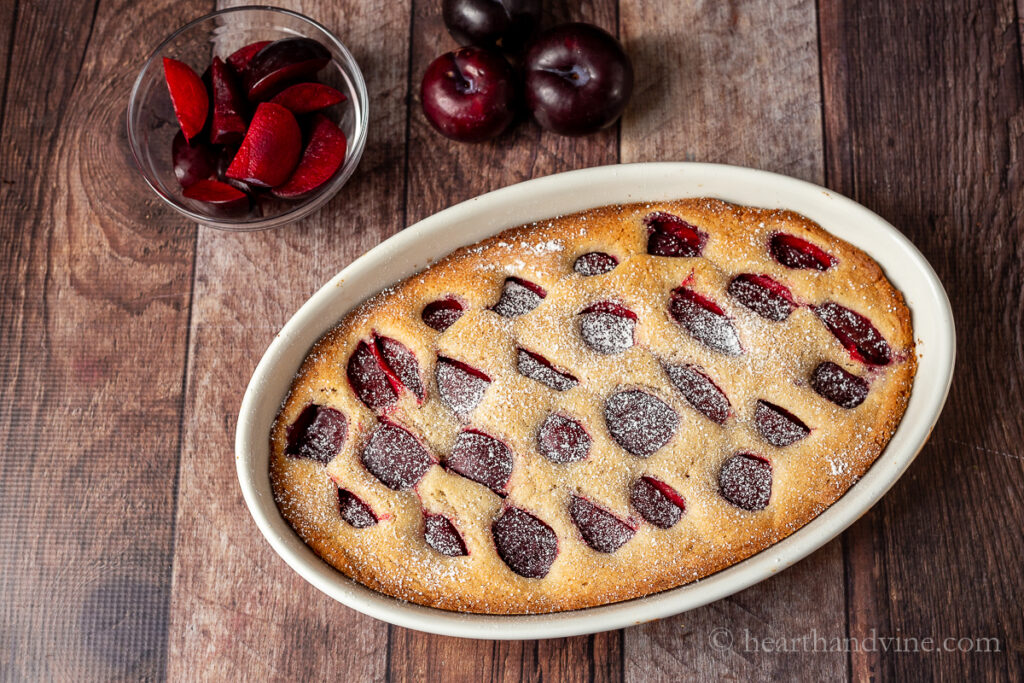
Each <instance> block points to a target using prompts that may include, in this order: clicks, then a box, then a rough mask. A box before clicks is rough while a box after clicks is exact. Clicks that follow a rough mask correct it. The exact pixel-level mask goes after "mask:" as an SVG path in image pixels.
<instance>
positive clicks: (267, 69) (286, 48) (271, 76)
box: [245, 37, 331, 102]
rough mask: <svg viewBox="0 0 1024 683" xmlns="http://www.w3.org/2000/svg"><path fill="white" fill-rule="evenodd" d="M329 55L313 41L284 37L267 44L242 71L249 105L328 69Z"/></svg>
mask: <svg viewBox="0 0 1024 683" xmlns="http://www.w3.org/2000/svg"><path fill="white" fill-rule="evenodd" d="M330 61H331V53H330V52H328V51H327V48H326V47H324V46H323V45H321V44H320V43H318V42H317V41H315V40H313V39H312V38H298V37H297V38H283V39H281V40H275V41H274V42H272V43H270V44H269V45H267V46H266V47H264V48H263V49H261V50H260V51H259V52H257V53H256V55H255V56H254V57H253V58H252V60H250V62H249V64H248V66H247V67H246V69H245V89H246V94H247V95H248V97H249V101H250V102H259V101H263V100H267V99H269V98H271V97H273V96H274V95H276V94H277V93H278V92H279V91H281V90H284V88H285V86H288V85H291V84H292V83H298V82H299V81H303V80H306V79H307V78H311V77H313V76H315V75H316V74H317V72H319V71H320V69H322V68H324V67H325V66H327V64H328V63H329V62H330Z"/></svg>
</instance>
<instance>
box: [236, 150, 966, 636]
mask: <svg viewBox="0 0 1024 683" xmlns="http://www.w3.org/2000/svg"><path fill="white" fill-rule="evenodd" d="M698 196H709V197H718V198H720V199H724V200H727V201H731V202H734V203H737V204H743V205H748V206H760V207H767V208H787V209H791V210H793V211H796V212H798V213H801V214H803V215H805V216H807V217H808V218H810V219H811V220H814V221H816V222H818V223H819V224H820V225H821V226H822V227H823V228H825V229H826V230H828V231H829V232H831V233H832V234H834V235H836V236H837V237H840V238H842V239H845V240H846V241H848V242H850V243H852V244H854V245H856V246H858V247H860V248H861V249H863V250H864V251H866V252H867V253H868V254H870V255H871V256H872V257H873V258H874V259H875V260H876V261H878V263H879V264H880V265H881V266H882V268H883V269H884V270H885V272H886V275H887V276H888V277H889V279H890V281H892V283H893V284H894V285H895V286H896V287H897V288H899V289H900V290H901V291H902V292H903V294H904V297H905V298H906V301H907V305H908V306H909V307H910V311H911V318H912V320H913V325H914V336H915V339H916V341H917V351H916V352H917V354H918V363H919V364H918V370H917V375H916V377H915V379H914V387H913V390H912V391H911V395H910V400H909V402H908V404H907V410H906V413H905V414H904V416H903V420H902V422H901V423H900V425H899V427H898V428H897V430H896V432H895V433H894V434H893V437H892V439H891V440H890V441H889V444H888V446H887V447H886V448H885V450H884V451H883V452H882V454H881V455H880V456H879V458H878V460H876V461H875V463H874V464H873V465H872V466H871V468H870V469H869V470H868V472H867V473H866V474H865V475H864V477H862V478H861V479H860V481H858V482H857V483H855V484H854V485H853V486H852V487H851V488H850V489H849V490H848V491H847V492H846V493H845V494H844V495H843V496H842V497H841V498H840V499H839V500H838V501H836V502H835V503H834V504H833V505H832V506H831V507H829V508H828V509H826V510H825V511H824V512H822V513H821V514H820V515H818V517H816V518H815V519H813V520H812V521H811V522H809V523H808V524H806V525H805V526H803V527H802V528H800V529H798V530H797V531H796V532H794V533H793V534H792V535H790V536H789V537H787V538H785V539H783V540H782V541H780V542H779V543H776V544H774V545H772V546H769V547H768V548H766V549H765V550H762V551H761V552H759V553H757V554H756V555H753V556H751V557H749V558H747V559H745V560H743V561H741V562H738V563H737V564H734V565H732V566H730V567H728V568H726V569H723V570H722V571H720V572H717V573H715V574H713V575H711V576H708V577H705V578H704V579H701V580H699V581H695V582H693V583H690V584H686V585H684V586H681V587H679V588H674V589H671V590H668V591H664V592H662V593H657V594H655V595H649V596H646V597H642V598H636V599H633V600H628V601H625V602H620V603H615V604H611V605H602V606H599V607H588V608H586V609H581V610H573V611H568V612H556V613H552V614H536V615H484V614H467V613H459V612H449V611H445V610H441V609H437V608H433V607H424V606H422V605H415V604H412V603H409V602H405V601H402V600H398V599H396V598H392V597H389V596H386V595H384V594H382V593H378V592H376V591H373V590H371V589H369V588H367V587H365V586H363V585H362V584H359V583H357V582H355V581H354V580H352V579H350V578H348V577H347V576H345V575H344V574H342V573H341V572H339V571H338V570H336V569H334V568H333V567H331V566H330V565H329V564H327V563H326V562H325V561H324V560H322V559H320V557H318V556H317V555H316V554H315V553H314V552H313V550H312V549H310V548H309V546H307V545H306V544H305V543H304V542H303V541H302V539H301V538H300V537H299V536H298V535H297V534H296V533H295V532H294V531H293V530H292V528H291V527H290V526H289V524H288V522H287V521H285V519H284V518H283V517H282V516H281V514H280V512H279V511H278V509H277V505H276V504H275V502H274V497H273V493H272V490H271V485H270V475H269V458H270V428H271V425H272V423H273V420H274V418H275V417H276V415H277V411H278V409H279V408H280V405H281V402H282V400H283V399H284V397H285V394H286V393H287V391H288V388H289V386H290V384H291V381H292V378H293V377H294V375H295V372H296V371H297V370H298V368H299V365H300V364H301V363H302V360H303V359H304V358H305V355H306V353H307V352H308V350H309V348H310V347H311V346H312V345H313V343H314V342H315V341H316V340H317V339H318V338H319V337H320V336H321V335H322V334H323V333H325V332H327V331H328V330H329V329H330V328H332V327H333V326H334V325H335V324H336V323H337V322H339V321H340V320H341V318H342V317H343V316H344V315H345V313H347V312H348V310H350V309H351V308H352V307H354V306H355V305H357V304H358V303H359V302H361V301H363V300H364V299H365V298H367V297H368V296H370V295H372V294H374V293H376V292H377V291H379V290H380V289H383V288H384V287H386V286H388V285H390V284H393V283H394V282H397V281H399V280H401V279H403V278H405V277H407V276H409V275H412V274H413V273H415V272H418V271H419V270H422V269H423V268H425V267H427V266H428V265H430V263H432V262H433V261H436V260H437V259H439V258H441V257H443V256H445V255H446V254H448V253H449V252H451V251H452V250H453V249H455V248H457V247H459V246H463V245H466V244H472V243H474V242H477V241H478V240H480V239H483V238H484V237H487V236H490V235H493V234H496V233H498V232H500V231H501V230H503V229H505V228H509V227H513V226H516V225H521V224H524V223H530V222H532V221H535V220H542V219H547V218H551V217H553V216H555V215H559V214H567V213H573V212H575V211H580V210H583V209H587V208H592V207H596V206H603V205H607V204H615V203H630V202H643V201H659V200H665V199H677V198H681V197H698ZM955 350H956V333H955V328H954V325H953V313H952V309H951V307H950V304H949V299H948V297H947V296H946V292H945V290H944V289H943V287H942V283H941V282H940V281H939V279H938V277H937V276H936V274H935V271H934V270H933V269H932V267H931V265H930V264H929V263H928V261H927V260H925V258H924V256H923V255H922V254H921V252H920V251H918V250H917V248H916V247H915V246H914V245H913V244H912V243H911V242H910V241H909V240H908V239H907V238H906V237H904V236H903V234H902V233H900V232H899V230H897V229H896V228H895V227H893V226H892V225H891V224H889V223H888V222H887V221H885V220H884V219H883V218H881V217H880V216H878V215H877V214H875V213H874V212H872V211H870V210H869V209H867V208H865V207H863V206H861V205H860V204H858V203H856V202H854V201H853V200H851V199H848V198H846V197H844V196H842V195H840V194H837V193H835V192H832V191H831V190H828V189H826V188H823V187H820V186H818V185H814V184H812V183H808V182H806V181H803V180H797V179H795V178H790V177H788V176H783V175H778V174H775V173H769V172H767V171H760V170H756V169H751V168H743V167H738V166H726V165H720V164H703V163H689V162H653V163H638V164H623V165H614V166H601V167H596V168H589V169H583V170H579V171H569V172H567V173H559V174H556V175H551V176H547V177H544V178H537V179H534V180H528V181H526V182H523V183H519V184H516V185H511V186H509V187H505V188H502V189H500V190H495V191H494V192H489V193H487V194H483V195H480V196H478V197H474V198H473V199H470V200H468V201H465V202H462V203H460V204H456V205H455V206H452V207H450V208H448V209H445V210H443V211H441V212H439V213H436V214H434V215H433V216H430V217H428V218H425V219H423V220H422V221H420V222H419V223H416V224H415V225H413V226H411V227H409V228H407V229H405V230H403V231H402V232H400V233H398V234H397V235H394V236H393V237H391V238H390V239H387V240H385V241H384V242H382V243H381V244H379V245H377V246H376V247H374V248H373V249H371V250H370V251H369V252H367V253H366V254H364V255H363V256H361V257H360V258H358V259H356V260H355V261H353V262H352V263H351V264H350V265H349V266H348V267H347V268H345V269H344V270H342V271H341V272H340V273H338V274H337V275H336V276H334V277H333V278H332V279H331V280H330V281H329V282H328V283H327V284H325V285H324V286H323V287H321V288H320V290H319V291H317V292H316V293H315V294H313V296H311V297H310V298H309V300H308V301H306V303H305V304H303V305H302V307H301V308H300V309H299V310H298V311H297V312H296V313H295V315H294V316H292V318H291V320H289V321H288V323H287V324H286V325H285V326H284V327H283V328H282V329H281V331H280V332H279V333H278V334H277V336H276V337H275V338H274V340H273V341H272V342H271V344H270V346H269V348H268V349H267V351H266V353H265V354H264V355H263V358H262V359H261V360H260V362H259V365H257V367H256V370H255V372H254V373H253V376H252V379H251V381H250V382H249V386H248V388H247V389H246V392H245V396H244V397H243V399H242V405H241V409H240V411H239V415H238V424H237V429H236V434H235V459H236V466H237V470H238V480H239V483H240V485H241V488H242V494H243V496H244V498H245V502H246V504H247V505H248V507H249V511H250V512H251V513H252V516H253V519H254V520H255V521H256V525H257V526H258V527H259V529H260V531H261V532H262V533H263V535H264V537H265V538H266V539H267V541H268V542H269V543H270V545H271V547H272V548H273V549H274V551H275V552H277V554H278V555H280V556H281V558H282V559H284V561H285V562H286V563H287V564H288V565H289V566H291V567H292V569H294V570H295V571H296V572H298V573H299V575H301V576H302V577H303V578H305V579H306V580H307V581H308V582H309V583H311V584H313V585H314V586H315V587H316V588H318V589H320V590H321V591H323V592H324V593H326V594H327V595H329V596H330V597H332V598H334V599H335V600H337V601H339V602H341V603H343V604H345V605H347V606H348V607H351V608H352V609H355V610H358V611H359V612H362V613H364V614H368V615H370V616H372V617H375V618H377V619H381V620H383V621H387V622H389V623H392V624H395V625H398V626H403V627H406V628H412V629H417V630H420V631H426V632H429V633H436V634H440V635H448V636H459V637H464V638H479V639H495V640H516V639H535V638H558V637H565V636H574V635H582V634H587V633H596V632H599V631H607V630H612V629H618V628H623V627H627V626H632V625H635V624H640V623H644V622H647V621H652V620H655V619H660V618H663V617H667V616H671V615H675V614H679V613H681V612H685V611H687V610H691V609H694V608H697V607H700V606H702V605H706V604H708V603H710V602H714V601H715V600H719V599H721V598H724V597H726V596H728V595H731V594H733V593H736V592H738V591H741V590H743V589H745V588H747V587H749V586H752V585H753V584H755V583H758V582H760V581H763V580H764V579H767V578H769V577H771V576H774V575H775V574H777V573H778V572H780V571H782V570H783V569H786V568H787V567H789V566H791V565H793V564H794V563H796V562H797V561H799V560H801V559H803V558H804V557H806V556H807V555H809V554H811V553H812V552H814V551H815V550H817V549H818V548H820V547H821V546H823V545H824V544H826V543H827V542H828V541H830V540H831V539H833V538H835V537H836V536H837V535H838V534H839V533H840V532H842V531H843V530H844V529H846V528H847V527H848V526H850V525H851V524H852V523H853V522H854V521H856V520H857V519H858V518H859V517H860V516H861V515H862V514H864V513H865V512H866V511H867V510H868V509H869V508H870V507H871V506H872V505H874V504H875V503H876V502H877V501H878V500H879V499H880V498H881V497H882V495H884V494H885V492H886V491H888V490H889V489H890V488H891V487H892V486H893V484H895V483H896V481H897V479H899V477H900V475H901V474H903V472H904V471H905V470H906V469H907V467H908V466H909V465H910V463H911V462H912V461H913V460H914V458H915V456H916V455H917V453H918V452H919V451H920V450H921V448H922V447H923V446H924V443H925V442H926V441H927V439H928V436H929V435H930V434H931V431H932V428H933V427H934V426H935V422H936V420H937V419H938V416H939V413H940V412H941V411H942V406H943V404H944V403H945V400H946V396H947V394H948V392H949V386H950V382H951V380H952V375H953V364H954V358H955Z"/></svg>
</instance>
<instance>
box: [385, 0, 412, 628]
mask: <svg viewBox="0 0 1024 683" xmlns="http://www.w3.org/2000/svg"><path fill="white" fill-rule="evenodd" d="M415 23H416V8H415V7H414V6H412V5H410V6H409V41H408V43H409V45H408V47H409V49H408V53H407V55H408V56H407V59H406V61H405V158H404V159H403V160H402V162H403V163H402V168H403V171H404V172H403V174H402V224H401V225H400V226H398V230H399V231H402V230H404V229H405V228H407V227H409V142H410V140H411V139H412V111H413V106H412V105H413V100H414V99H415V98H414V97H413V93H412V52H413V40H415V33H413V28H414V26H415ZM389 634H390V631H389Z"/></svg>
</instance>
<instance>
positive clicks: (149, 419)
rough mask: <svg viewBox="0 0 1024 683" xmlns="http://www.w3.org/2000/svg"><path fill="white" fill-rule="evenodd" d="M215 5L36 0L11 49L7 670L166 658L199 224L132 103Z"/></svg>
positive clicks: (3, 616)
mask: <svg viewBox="0 0 1024 683" xmlns="http://www.w3.org/2000/svg"><path fill="white" fill-rule="evenodd" d="M200 6H201V3H198V2H171V1H169V0H154V1H153V2H148V3H144V4H137V3H133V2H104V3H96V2H92V1H82V2H64V3H28V2H22V3H20V4H18V5H17V8H16V9H17V20H16V22H14V25H13V28H14V31H15V33H14V35H13V37H12V38H11V39H10V40H11V42H10V43H7V42H6V37H5V44H4V49H2V50H0V53H3V56H2V57H0V59H6V58H7V56H8V49H7V48H9V56H10V62H9V64H7V65H6V68H4V69H3V71H4V73H8V74H9V76H10V80H9V81H8V82H7V87H6V102H5V110H4V111H5V113H4V118H3V127H2V133H0V149H2V150H3V152H2V154H0V178H2V180H3V182H2V184H0V234H2V235H3V239H2V240H0V260H2V263H3V264H4V267H3V269H2V271H0V339H3V349H4V351H3V353H2V354H0V386H2V387H3V396H4V400H3V401H0V452H2V453H3V457H2V458H0V624H3V627H2V628H0V652H3V653H4V656H3V657H2V658H0V679H4V680H22V679H24V680H87V679H121V678H146V679H159V678H161V677H162V676H163V674H164V671H165V663H166V650H165V647H166V638H167V624H166V618H167V604H168V598H169V579H170V560H171V554H172V551H173V534H172V529H173V522H174V481H175V478H176V471H177V452H178V429H179V425H180V422H181V411H182V390H183V386H182V378H183V374H184V362H185V350H186V336H187V322H188V305H189V296H190V292H189V290H190V284H191V278H190V276H191V272H192V260H193V247H194V239H193V236H194V230H193V228H191V226H189V225H187V224H186V223H185V222H184V221H182V220H181V218H180V217H179V216H178V214H176V213H174V212H173V211H172V210H171V209H169V208H168V207H166V206H165V205H164V204H163V203H162V202H161V201H160V200H159V199H157V198H156V196H155V195H153V194H152V193H151V192H150V191H149V190H148V188H146V187H145V185H144V184H143V183H142V181H141V180H140V179H139V178H138V176H137V174H136V170H135V168H134V164H133V162H132V161H131V158H130V156H129V154H128V151H127V142H126V136H125V130H124V107H125V98H126V97H127V93H128V91H129V89H130V86H131V83H132V81H133V80H134V78H135V76H136V73H137V71H138V69H139V68H140V66H141V64H142V61H143V60H144V58H145V57H146V56H147V54H148V51H149V50H151V49H152V48H153V47H154V46H155V42H154V41H155V40H156V39H157V38H158V37H159V36H162V35H164V34H165V33H166V32H167V27H168V26H169V25H172V26H173V25H179V24H181V23H184V21H185V20H186V19H187V18H189V17H191V16H194V15H195V14H197V13H199V11H200V10H199V8H200ZM13 9H15V6H14V5H13V4H6V3H5V5H4V9H3V10H0V14H3V15H5V16H11V17H12V21H13V13H12V11H13ZM69 27H74V30H69ZM4 29H7V25H6V24H5V25H4ZM142 37H145V38H142ZM154 361H156V362H154Z"/></svg>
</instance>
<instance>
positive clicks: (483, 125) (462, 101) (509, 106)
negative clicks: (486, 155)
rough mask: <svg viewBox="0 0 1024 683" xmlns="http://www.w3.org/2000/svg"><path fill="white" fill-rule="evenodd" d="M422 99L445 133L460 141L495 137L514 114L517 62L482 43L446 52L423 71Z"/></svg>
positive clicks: (433, 121) (428, 114) (435, 124)
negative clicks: (513, 65)
mask: <svg viewBox="0 0 1024 683" xmlns="http://www.w3.org/2000/svg"><path fill="white" fill-rule="evenodd" d="M420 102H421V104H422V105H423V114H424V115H425V116H426V117H427V120H428V121H430V124H431V125H432V126H433V127H434V128H436V129H437V131H438V132H439V133H441V135H444V136H445V137H447V138H451V139H452V140H457V141H459V142H483V141H484V140H490V139H491V138H494V137H497V136H498V135H501V133H502V132H504V131H505V129H506V128H508V127H509V125H510V124H511V123H512V121H513V119H514V118H515V111H516V86H515V79H514V77H513V74H512V67H510V66H509V64H508V62H506V61H505V58H504V57H502V56H501V55H499V54H497V53H495V52H491V51H489V50H484V49H482V48H478V47H463V48H459V49H458V50H455V51H454V52H447V53H445V54H443V55H441V56H440V57H438V58H437V59H435V60H434V61H433V62H431V63H430V66H428V67H427V71H426V73H424V74H423V83H422V84H421V86H420Z"/></svg>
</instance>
